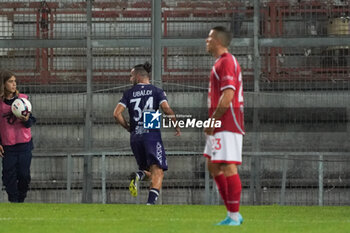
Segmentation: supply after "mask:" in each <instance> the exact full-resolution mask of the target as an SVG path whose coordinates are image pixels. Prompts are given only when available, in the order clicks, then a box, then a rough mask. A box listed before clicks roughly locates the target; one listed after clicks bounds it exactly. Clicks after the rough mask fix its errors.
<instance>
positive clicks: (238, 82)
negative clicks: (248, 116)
mask: <svg viewBox="0 0 350 233" xmlns="http://www.w3.org/2000/svg"><path fill="white" fill-rule="evenodd" d="M227 88H231V89H233V90H234V91H235V92H234V97H233V99H232V102H231V103H230V107H229V108H228V109H227V111H226V112H225V113H224V115H223V116H222V117H221V118H220V119H219V120H221V127H220V128H216V129H215V131H214V132H215V133H216V132H221V131H230V132H234V133H239V134H244V133H245V132H244V114H243V85H242V73H241V67H240V65H239V64H238V62H237V60H236V58H235V57H234V56H233V55H232V54H230V53H224V54H222V55H221V56H220V57H219V58H218V59H217V60H216V61H215V64H214V66H213V68H212V70H211V73H210V81H209V91H208V107H209V117H211V116H212V115H213V113H214V111H215V109H216V108H217V106H218V103H219V99H220V96H221V94H222V92H223V91H224V90H225V89H227Z"/></svg>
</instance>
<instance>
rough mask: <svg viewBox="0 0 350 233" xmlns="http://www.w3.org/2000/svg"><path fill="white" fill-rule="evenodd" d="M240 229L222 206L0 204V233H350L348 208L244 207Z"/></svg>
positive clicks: (349, 211)
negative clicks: (230, 223)
mask: <svg viewBox="0 0 350 233" xmlns="http://www.w3.org/2000/svg"><path fill="white" fill-rule="evenodd" d="M240 212H241V213H242V215H243V218H244V223H243V225H241V226H238V227H233V226H215V225H214V224H215V223H217V222H218V221H220V220H222V219H224V217H225V214H226V210H225V207H224V206H204V205H156V206H146V205H116V204H107V205H102V204H11V203H1V204H0V232H6V233H12V232H15V233H20V232H25V233H29V232H35V233H39V232H43V233H44V232H45V233H51V232H55V233H56V232H74V233H78V232H84V233H89V232H91V233H96V232H104V233H105V232H120V233H128V232H150V233H155V232H166V233H168V232H181V233H187V232H189V233H193V232H200V233H205V232H220V233H221V232H259V233H264V232H266V233H277V232H278V233H279V232H281V233H291V232H295V233H304V232H305V233H306V232H307V233H313V232H314V233H324V232H336V233H342V232H344V233H349V232H350V207H349V206H344V207H318V206H310V207H307V206H242V207H241V210H240Z"/></svg>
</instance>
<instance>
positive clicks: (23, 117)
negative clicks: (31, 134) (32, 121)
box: [18, 113, 30, 122]
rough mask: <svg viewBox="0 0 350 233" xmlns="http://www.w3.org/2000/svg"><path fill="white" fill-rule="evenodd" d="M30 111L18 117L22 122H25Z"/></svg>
mask: <svg viewBox="0 0 350 233" xmlns="http://www.w3.org/2000/svg"><path fill="white" fill-rule="evenodd" d="M29 116H30V113H28V114H27V115H26V116H20V117H18V119H20V120H21V121H23V122H26V121H28V120H29Z"/></svg>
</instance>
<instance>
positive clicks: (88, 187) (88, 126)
mask: <svg viewBox="0 0 350 233" xmlns="http://www.w3.org/2000/svg"><path fill="white" fill-rule="evenodd" d="M86 17H87V30H86V60H87V62H86V113H85V129H84V149H85V151H86V152H89V151H90V150H91V145H92V44H91V31H92V21H91V18H92V0H87V5H86ZM82 202H83V203H91V202H92V155H84V183H83V198H82Z"/></svg>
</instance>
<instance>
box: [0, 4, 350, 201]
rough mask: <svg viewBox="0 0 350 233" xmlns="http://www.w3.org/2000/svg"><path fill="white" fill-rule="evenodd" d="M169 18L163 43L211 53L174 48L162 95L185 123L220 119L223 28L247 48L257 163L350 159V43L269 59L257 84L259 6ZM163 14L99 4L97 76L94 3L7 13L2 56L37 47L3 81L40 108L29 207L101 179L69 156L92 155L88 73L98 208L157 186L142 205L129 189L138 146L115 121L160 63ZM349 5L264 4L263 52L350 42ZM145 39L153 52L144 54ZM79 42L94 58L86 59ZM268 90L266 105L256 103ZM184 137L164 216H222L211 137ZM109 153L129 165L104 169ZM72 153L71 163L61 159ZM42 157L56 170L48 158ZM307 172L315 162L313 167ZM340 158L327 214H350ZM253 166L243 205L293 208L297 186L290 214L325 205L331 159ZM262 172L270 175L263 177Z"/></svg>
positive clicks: (246, 169)
mask: <svg viewBox="0 0 350 233" xmlns="http://www.w3.org/2000/svg"><path fill="white" fill-rule="evenodd" d="M161 4H162V31H161V34H162V38H164V39H173V38H177V39H182V41H183V42H184V43H186V42H187V40H191V39H200V40H202V41H203V43H202V44H198V45H195V46H191V47H189V46H181V45H176V46H173V45H172V46H170V45H168V44H167V41H164V40H163V42H162V50H161V56H162V66H161V73H162V76H161V80H162V83H155V84H156V85H162V87H163V89H164V90H165V92H166V93H167V97H168V100H169V104H170V106H171V107H172V108H173V109H174V110H175V113H176V114H178V115H179V118H180V119H181V117H184V118H188V117H196V118H198V119H206V117H207V88H208V77H209V72H210V69H211V67H212V65H213V63H214V61H215V59H214V58H212V57H211V56H210V55H209V54H208V53H207V52H206V50H205V38H206V37H207V35H208V32H209V29H210V28H211V27H213V26H217V25H223V26H226V27H227V28H230V29H231V31H232V32H233V35H234V39H235V43H236V42H237V44H235V43H233V44H232V46H231V47H230V51H231V52H232V53H233V54H234V55H235V57H236V58H237V60H238V61H239V63H240V65H241V67H242V71H243V85H244V97H245V118H246V119H245V125H246V129H247V134H246V136H245V138H244V152H245V153H248V152H250V151H262V152H266V151H275V152H278V151H294V152H295V151H309V152H314V151H318V152H332V151H337V152H342V151H349V149H350V148H349V140H348V138H349V133H348V131H349V127H348V125H349V123H348V119H349V99H350V98H349V93H348V90H349V78H350V70H349V67H350V66H349V64H350V63H349V62H350V61H349V59H350V57H349V47H348V45H347V44H346V43H345V42H344V45H341V46H338V45H337V46H334V45H329V46H328V45H322V46H311V47H309V46H298V45H296V46H292V47H291V45H290V44H284V45H283V46H280V47H273V46H271V45H270V46H260V48H259V53H260V58H261V70H260V71H259V75H260V77H259V79H255V81H254V71H256V69H257V66H256V61H255V60H254V48H253V45H249V46H247V44H246V43H245V42H246V41H251V40H252V38H253V36H254V34H253V31H254V30H253V29H254V26H257V25H254V21H253V17H254V6H253V1H243V0H242V1H200V2H199V1H177V0H163V1H162V3H161ZM151 5H152V4H151V1H143V0H133V1H112V0H95V1H92V18H91V24H92V32H91V39H92V40H93V43H92V45H93V48H92V50H91V58H92V66H91V67H89V66H88V65H87V64H88V61H89V58H90V57H89V56H90V55H89V52H90V51H88V49H87V48H86V44H85V42H86V41H87V39H86V38H87V30H88V18H87V2H86V1H79V0H64V1H31V0H22V1H20V0H18V1H1V2H0V40H1V41H0V42H1V43H2V42H3V41H6V40H7V41H13V40H15V39H16V40H24V41H27V43H26V45H25V46H23V45H21V46H18V45H17V46H13V47H6V46H1V47H0V68H1V69H4V68H6V69H10V70H12V71H14V73H15V74H16V77H17V81H18V88H19V89H20V91H21V92H23V93H25V94H29V97H30V100H31V102H32V104H33V113H34V115H35V116H36V117H37V119H38V121H37V124H36V125H35V126H34V127H33V138H34V143H35V150H34V158H33V165H32V176H33V182H32V186H31V191H30V192H29V193H28V195H29V197H28V198H29V201H31V202H80V201H81V196H82V192H83V191H82V190H83V181H82V180H83V179H84V176H86V175H87V174H86V173H84V158H83V157H82V156H81V155H76V156H72V157H71V159H68V157H67V154H70V153H75V152H79V151H83V150H84V148H85V146H86V144H85V143H84V140H85V134H84V132H85V131H86V125H87V123H86V112H87V108H86V106H87V98H88V93H87V87H88V79H87V75H88V72H87V70H89V69H91V71H92V84H91V89H92V112H91V117H92V127H91V131H92V136H91V138H90V140H89V141H90V143H91V148H92V149H91V150H93V151H96V153H97V154H96V155H95V156H94V157H93V159H92V164H93V167H92V170H91V172H90V174H89V175H90V176H91V177H92V184H93V191H92V192H93V200H92V201H93V202H101V201H102V199H103V198H105V200H106V202H107V203H143V202H144V199H145V196H146V195H147V186H148V184H147V183H146V182H144V183H142V190H141V195H140V197H139V198H138V199H131V198H130V196H129V193H128V189H127V187H128V180H127V175H128V173H129V172H130V171H133V170H134V169H135V168H136V163H135V161H134V158H133V156H131V154H130V153H131V152H130V146H129V134H128V133H127V132H126V131H125V130H122V128H121V127H120V126H116V125H115V121H114V119H113V117H112V114H113V109H114V107H115V106H116V104H117V103H118V101H119V100H120V98H121V96H122V93H123V92H124V91H125V90H127V89H128V88H130V87H131V85H130V82H129V72H130V68H131V67H133V66H134V65H136V64H140V63H144V62H145V61H149V62H151V60H152V49H151V47H150V44H149V42H150V38H151V35H152V34H151V15H152V12H151ZM349 5H350V2H349V1H326V2H325V1H292V0H291V1H287V0H285V1H260V10H259V13H260V24H259V25H258V27H259V29H260V35H259V39H261V40H263V39H278V38H284V39H288V38H299V37H300V38H309V39H310V38H329V39H332V38H335V39H343V40H344V41H346V39H348V38H349V35H350V31H349V26H350V22H349V9H350V8H349ZM46 39H56V40H57V46H49V47H47V46H42V47H41V45H40V46H39V47H38V46H37V45H36V43H35V42H37V41H46ZM123 39H126V40H130V45H123V46H115V45H113V44H112V45H111V44H108V43H119V42H120V41H119V40H123ZM135 39H139V40H140V41H141V42H140V43H141V45H139V46H137V45H135V43H134V40H135ZM28 40H32V41H29V42H28ZM72 41H78V42H77V43H78V44H79V43H81V44H82V46H80V47H79V46H72V45H71V43H72ZM106 41H107V42H106ZM1 43H0V45H1ZM65 43H67V44H65ZM239 43H241V45H239ZM242 43H243V45H242ZM257 83H258V87H259V88H258V90H259V92H257V90H254V86H256V84H257ZM254 114H257V118H254ZM126 118H127V116H126ZM173 134H174V132H173V129H162V136H163V141H164V144H165V147H166V149H167V151H168V152H169V166H170V169H169V171H168V172H167V174H166V176H165V180H164V187H163V190H162V197H161V202H162V203H164V204H202V203H212V204H216V203H218V201H219V196H218V194H217V192H216V190H215V186H213V185H212V181H210V182H209V180H205V163H204V159H203V158H202V156H201V155H200V154H201V151H202V150H203V146H204V142H205V136H204V134H203V131H202V129H195V128H191V129H184V130H183V135H182V137H180V138H174V137H173ZM101 151H115V152H114V153H112V154H106V157H105V162H104V163H103V162H102V159H101V156H100V154H101V153H100V152H101ZM116 151H117V152H118V153H116ZM119 152H123V153H124V152H125V153H126V154H127V155H124V154H123V155H121V154H122V153H119ZM59 153H63V155H60V156H58V155H57V154H59ZM36 154H38V155H39V154H46V155H47V156H46V155H45V156H38V157H36V156H35V155H36ZM303 158H304V159H306V161H304V162H301V161H302V159H303ZM334 158H335V157H334ZM334 158H333V157H332V158H325V159H326V160H325V161H324V164H323V166H324V167H323V169H324V178H323V190H324V192H323V201H324V204H326V205H342V204H346V203H349V199H348V198H347V197H348V196H349V195H348V191H347V190H348V188H349V187H348V183H347V184H346V182H348V179H349V174H348V169H347V166H345V165H348V160H347V158H348V157H344V158H343V157H339V158H338V157H337V158H336V159H337V160H333V159H334ZM244 160H245V161H244V163H243V165H242V167H241V174H242V177H243V178H242V180H243V186H244V189H243V196H242V202H243V204H274V203H279V202H280V201H281V199H282V196H281V193H282V191H281V190H282V186H283V185H282V178H283V176H284V174H285V177H286V183H285V195H284V197H283V200H284V203H285V204H291V205H311V204H312V205H315V204H318V201H319V183H318V182H319V181H318V174H319V161H318V160H319V159H318V158H315V157H312V158H311V159H310V160H309V158H308V157H307V156H306V155H304V156H300V158H299V157H297V156H296V157H295V158H294V157H288V158H284V157H283V156H282V157H278V158H275V157H271V156H270V157H269V156H266V157H261V159H260V160H259V159H257V158H256V157H254V156H253V157H251V156H250V155H246V157H245V158H244ZM259 163H260V165H259ZM252 164H253V165H254V166H252ZM344 164H345V165H344ZM256 166H257V167H258V168H259V172H258V174H255V173H254V170H255V169H256V168H257V167H256ZM284 168H286V169H284ZM337 169H338V171H336V170H337ZM69 171H71V172H69ZM284 172H285V173H284ZM103 173H105V183H103V182H102V177H103V176H104V175H103ZM68 178H69V179H68ZM206 182H209V183H206ZM252 182H257V183H258V184H259V185H258V186H257V187H255V188H253V190H254V192H253V191H251V187H252V185H253V183H252ZM259 182H260V183H259ZM103 185H105V189H106V192H105V193H104V194H103V191H102V190H104V187H103ZM67 186H68V187H69V188H68V190H67ZM206 188H207V189H206ZM255 192H257V194H254V193H255ZM252 193H253V194H252ZM4 195H5V194H4ZM208 195H209V196H210V200H208V199H207V198H208ZM254 195H257V196H258V198H256V197H254ZM253 197H254V198H253ZM3 200H5V199H3Z"/></svg>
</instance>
